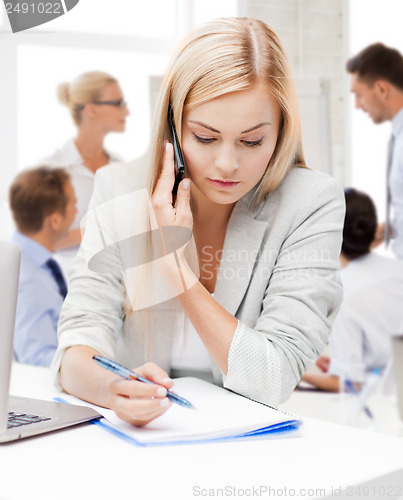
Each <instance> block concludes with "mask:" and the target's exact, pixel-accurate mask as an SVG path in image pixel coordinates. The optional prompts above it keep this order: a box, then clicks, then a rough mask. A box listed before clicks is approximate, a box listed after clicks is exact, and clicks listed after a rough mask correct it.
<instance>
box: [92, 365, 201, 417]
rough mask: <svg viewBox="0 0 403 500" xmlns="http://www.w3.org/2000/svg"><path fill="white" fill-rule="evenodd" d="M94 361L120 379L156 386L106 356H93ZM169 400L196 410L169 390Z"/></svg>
mask: <svg viewBox="0 0 403 500" xmlns="http://www.w3.org/2000/svg"><path fill="white" fill-rule="evenodd" d="M92 359H94V360H95V361H96V362H97V363H98V364H100V365H101V366H102V367H103V368H106V369H107V370H110V371H111V372H113V373H116V375H119V376H120V377H123V378H125V379H126V380H138V381H139V382H144V383H146V384H155V382H153V381H152V380H149V379H148V378H145V377H142V376H141V375H139V374H138V373H135V372H132V371H131V370H129V369H128V368H125V367H124V366H122V365H120V364H119V363H116V361H112V360H111V359H108V358H105V357H104V356H93V357H92ZM156 385H159V384H156ZM167 398H168V399H169V400H171V401H172V402H174V403H176V404H178V405H180V406H184V407H185V408H192V409H195V407H194V406H193V405H192V403H191V402H190V401H188V400H187V399H185V398H182V397H181V396H178V394H176V393H175V392H172V391H169V390H167Z"/></svg>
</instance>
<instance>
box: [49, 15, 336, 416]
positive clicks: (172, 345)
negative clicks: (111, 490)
mask: <svg viewBox="0 0 403 500" xmlns="http://www.w3.org/2000/svg"><path fill="white" fill-rule="evenodd" d="M169 102H170V103H171V105H172V108H173V114H174V121H175V124H176V129H177V132H178V136H179V140H180V143H181V146H182V149H183V155H184V160H185V164H186V175H185V179H184V180H182V182H181V184H180V185H179V189H178V194H177V198H176V200H175V201H174V200H173V197H172V188H173V186H174V181H175V166H174V153H173V147H172V144H171V142H170V141H171V133H170V128H169V123H168V120H167V114H168V107H169ZM157 109H158V112H157V117H156V123H155V126H154V131H155V134H154V139H153V142H152V144H153V153H154V154H153V158H152V160H151V165H150V167H149V192H150V195H151V203H152V209H153V216H154V219H155V220H154V223H155V224H157V225H158V226H159V227H160V228H162V230H163V229H164V228H166V227H167V226H168V227H169V228H170V229H172V228H174V229H175V228H176V229H177V230H178V234H179V230H180V229H183V228H185V229H187V230H192V232H193V237H194V242H195V246H196V250H197V254H198V257H199V270H200V275H199V276H198V275H197V274H195V273H194V271H193V269H192V267H191V266H190V265H189V264H188V260H187V259H186V258H185V252H182V251H178V252H177V253H176V258H175V259H174V258H173V257H172V258H170V257H171V256H170V255H167V257H166V259H160V260H159V262H160V267H159V269H158V270H159V271H160V276H161V282H160V283H161V286H162V285H166V284H168V286H169V287H171V289H172V290H175V293H174V294H173V295H176V296H174V297H173V298H171V299H170V300H167V301H165V302H162V301H160V303H157V302H158V301H157V300H155V303H154V305H152V304H151V305H150V307H148V308H146V309H143V311H138V309H139V307H138V303H137V302H136V301H137V300H138V298H139V296H142V295H143V294H144V293H146V290H147V287H148V288H149V287H150V286H151V281H150V282H149V283H141V282H140V281H138V282H136V281H135V280H134V283H131V284H130V286H133V287H134V288H135V289H136V291H137V295H136V294H134V295H131V290H130V288H129V286H128V285H127V282H126V281H125V280H124V279H123V276H124V274H125V270H124V269H123V270H121V271H119V270H118V268H117V266H118V265H119V263H124V262H127V258H128V256H127V252H126V255H124V252H122V247H123V245H121V246H119V245H117V246H114V247H113V248H114V250H113V251H112V252H110V253H108V252H106V253H105V254H103V255H104V257H103V259H104V260H103V262H101V264H102V265H103V266H105V270H106V271H109V272H106V273H100V272H96V271H94V270H91V269H89V268H88V264H87V261H86V256H85V248H86V247H89V246H90V241H89V234H88V235H87V231H86V235H85V237H84V240H83V245H82V249H81V250H80V257H79V258H78V259H77V260H76V261H75V264H74V270H73V273H72V281H71V288H70V291H69V294H68V296H67V299H66V302H65V305H64V309H63V311H62V314H61V320H60V323H59V348H58V351H57V353H56V356H55V358H54V362H53V368H54V370H55V371H56V372H58V371H59V370H60V373H58V377H60V378H59V380H60V383H61V385H62V387H63V388H64V389H65V390H66V391H67V392H69V393H72V394H75V395H76V396H78V397H80V398H82V399H85V400H88V401H92V402H94V403H96V404H98V405H102V406H106V407H109V408H112V409H113V410H114V411H115V412H116V413H117V414H118V415H119V416H120V417H121V418H123V419H125V420H127V421H128V422H131V423H133V424H135V425H144V424H146V423H147V422H149V421H151V420H153V419H155V418H156V417H158V416H159V415H161V414H162V413H163V412H165V411H166V410H167V408H168V407H169V401H168V399H167V398H166V397H165V396H166V389H167V388H170V387H172V384H173V382H172V380H171V379H170V378H169V375H170V374H172V371H173V373H174V374H177V373H180V374H185V373H188V374H189V373H194V369H196V371H197V373H198V374H199V373H202V374H203V373H204V374H207V373H209V372H211V373H212V374H213V377H214V379H215V381H216V382H217V383H222V384H223V385H224V387H227V388H229V389H231V390H233V391H235V392H238V393H240V394H242V395H244V396H247V397H249V398H252V399H255V400H257V401H260V402H262V403H265V404H268V405H271V406H274V407H276V406H277V405H278V404H279V402H281V401H284V400H285V399H286V398H287V397H288V396H289V395H290V393H291V391H292V390H293V388H294V387H295V385H296V384H297V382H298V381H299V380H300V378H301V376H302V375H303V373H304V372H305V371H306V370H307V369H308V367H309V366H310V365H311V364H312V363H313V362H314V361H315V359H316V358H317V357H318V355H319V354H320V353H321V351H322V350H323V347H324V345H325V343H326V342H327V339H328V337H329V332H330V328H331V323H332V321H333V319H334V317H335V315H336V313H337V310H338V307H339V303H340V300H341V286H340V281H339V274H338V271H339V264H338V256H339V252H340V246H341V232H342V224H343V218H344V196H343V190H342V188H341V186H340V185H339V184H338V183H337V182H336V181H335V180H334V179H332V178H331V177H329V176H326V175H325V174H322V173H320V172H317V171H312V170H309V169H308V168H306V166H305V164H304V158H303V153H302V146H301V132H300V122H299V116H298V106H297V102H296V97H295V91H294V84H293V80H292V76H291V73H290V69H289V65H288V61H287V57H286V54H285V53H284V50H283V48H282V46H281V44H280V41H279V39H278V38H277V36H276V34H275V33H274V32H273V31H272V30H271V29H270V28H269V27H268V26H267V25H266V24H264V23H263V22H261V21H259V20H255V19H248V18H228V19H220V20H216V21H213V22H211V23H209V24H207V25H206V26H204V27H202V28H200V29H198V30H196V31H195V32H193V33H191V34H190V35H189V36H188V37H187V38H186V39H185V40H184V42H183V43H182V44H181V45H180V47H179V49H178V51H177V53H176V54H175V57H174V58H173V60H172V62H171V64H170V66H169V67H168V69H167V72H166V74H165V77H164V80H163V84H162V89H161V93H160V99H159V104H158V107H157ZM136 179H138V173H137V172H136V171H131V170H130V169H128V168H126V167H122V166H116V168H115V167H111V168H109V169H105V170H103V171H102V172H100V173H99V175H97V183H96V190H95V196H94V204H93V206H94V207H104V213H106V209H105V207H108V206H112V205H108V203H111V200H112V201H116V200H117V199H118V198H119V196H122V198H125V196H128V193H129V192H130V191H132V192H139V191H138V190H139V189H141V187H142V186H140V185H139V182H138V180H136ZM143 187H144V185H143ZM136 190H137V191H136ZM100 213H101V212H100ZM134 217H135V214H134V211H133V210H131V211H125V212H124V213H122V211H119V210H117V211H116V214H115V216H114V218H113V220H114V221H115V222H116V223H115V224H110V230H111V233H110V234H108V235H107V237H108V241H112V242H113V241H117V240H119V238H116V235H115V236H114V233H113V232H114V231H115V227H116V226H118V225H119V223H118V221H119V220H120V221H122V223H124V222H125V221H127V219H128V218H131V220H132V221H134ZM100 219H101V218H98V219H97V221H98V223H99V222H100ZM153 234H154V233H153ZM164 234H165V233H164ZM87 238H88V239H87ZM104 241H105V240H104ZM110 248H112V247H110ZM135 250H136V249H135V248H133V249H132V253H133V254H134V253H135ZM129 257H130V255H129ZM129 260H130V259H129ZM90 267H91V265H90ZM123 267H125V265H123ZM178 274H179V276H180V279H178ZM175 280H176V281H175ZM162 281H164V283H163V282H162ZM178 282H179V287H180V283H182V285H183V288H182V291H181V293H180V290H179V289H178V288H176V287H177V286H178ZM129 296H130V297H134V298H133V300H132V302H131V306H132V308H131V310H130V311H127V307H126V305H127V301H128V297H129ZM136 297H137V298H136ZM125 311H126V312H125ZM142 313H143V314H142ZM181 314H182V315H183V317H184V321H185V322H186V327H184V326H183V322H182V321H180V320H178V315H179V316H181ZM142 316H143V318H142ZM144 317H146V319H149V320H151V321H150V323H151V327H150V328H149V329H145V328H144V324H145V323H147V321H145V322H144V321H142V319H143V320H144ZM179 319H180V318H179ZM184 330H186V335H183V331H184ZM150 337H151V338H150ZM146 344H147V346H146ZM146 347H147V348H146ZM99 353H100V354H102V355H104V356H107V357H110V358H114V359H116V360H117V361H120V362H122V363H123V364H126V365H128V366H130V367H131V368H134V367H136V371H137V372H140V373H141V374H143V375H144V376H146V377H148V378H150V379H152V380H153V381H155V382H157V383H158V384H159V385H149V384H142V383H139V382H132V381H129V382H128V381H126V380H123V379H120V380H119V379H117V378H116V376H114V375H112V374H111V373H109V372H107V371H106V370H104V369H103V368H101V367H99V366H98V365H96V363H95V362H94V361H93V360H92V356H93V355H95V354H99ZM173 368H174V370H172V369H173Z"/></svg>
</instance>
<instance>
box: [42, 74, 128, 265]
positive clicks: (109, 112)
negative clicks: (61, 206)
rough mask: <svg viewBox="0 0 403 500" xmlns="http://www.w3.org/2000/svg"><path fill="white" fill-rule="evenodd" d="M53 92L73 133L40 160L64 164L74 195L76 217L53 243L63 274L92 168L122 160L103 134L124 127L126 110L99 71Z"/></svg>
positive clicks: (91, 183) (111, 81)
mask: <svg viewBox="0 0 403 500" xmlns="http://www.w3.org/2000/svg"><path fill="white" fill-rule="evenodd" d="M57 96H58V98H59V101H60V103H61V104H63V105H64V106H66V107H67V108H68V109H69V111H70V114H71V117H72V119H73V122H74V124H75V125H76V127H77V135H76V137H75V138H72V139H70V140H69V141H68V142H67V143H66V144H64V145H63V146H62V147H61V148H60V149H58V150H57V151H56V152H55V153H54V154H52V155H51V156H49V157H47V158H45V159H43V160H41V162H40V163H46V164H48V165H49V164H51V165H55V166H57V167H64V168H66V169H67V171H68V172H69V174H70V177H71V182H72V184H73V186H74V190H75V192H76V196H77V209H78V213H77V216H76V219H75V221H74V223H73V225H72V226H71V228H70V231H69V233H68V235H67V236H66V237H65V238H64V239H63V240H61V241H59V243H58V246H57V250H58V251H57V254H56V256H57V260H58V261H59V262H60V264H61V266H62V269H63V271H64V273H65V274H66V273H67V271H68V268H69V266H70V263H71V261H72V259H73V258H74V256H75V254H76V252H77V250H78V246H79V244H80V241H81V234H80V220H81V218H82V217H83V216H84V215H85V214H86V212H87V209H88V204H89V201H90V199H91V195H92V191H93V188H94V176H95V172H96V171H97V170H98V169H99V168H100V167H103V166H105V165H108V164H109V163H112V162H115V161H121V160H122V158H121V157H120V156H118V155H116V154H115V153H112V152H110V151H107V150H106V149H105V147H104V140H105V137H106V136H107V134H109V133H110V132H119V133H121V132H124V131H125V128H126V118H127V116H128V115H129V110H128V108H127V104H126V102H125V101H124V97H123V92H122V89H121V88H120V86H119V83H118V81H117V80H116V78H114V77H113V76H111V75H109V74H108V73H104V72H101V71H91V72H87V73H83V74H81V75H79V76H77V77H76V78H75V79H74V80H73V81H71V82H70V83H68V82H65V83H61V84H60V85H59V86H58V89H57Z"/></svg>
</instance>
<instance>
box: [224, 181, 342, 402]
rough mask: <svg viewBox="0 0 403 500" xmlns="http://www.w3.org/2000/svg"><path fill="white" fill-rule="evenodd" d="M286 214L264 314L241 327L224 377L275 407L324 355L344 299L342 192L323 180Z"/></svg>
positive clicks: (226, 383)
mask: <svg viewBox="0 0 403 500" xmlns="http://www.w3.org/2000/svg"><path fill="white" fill-rule="evenodd" d="M296 192H298V189H297V190H296ZM286 210H287V207H286ZM288 211H289V212H293V213H292V215H291V216H290V217H289V218H288V221H289V229H288V230H287V237H286V238H285V241H284V242H283V244H282V245H281V248H280V249H279V252H278V256H277V260H276V263H275V265H274V268H273V271H272V273H271V277H270V279H269V282H268V284H267V287H266V290H265V294H264V298H263V302H262V305H261V314H260V316H259V318H258V320H257V322H256V325H255V326H254V327H253V328H251V327H250V326H248V325H246V324H244V323H243V322H242V321H239V322H238V326H237V329H236V331H235V334H234V337H233V340H232V343H231V346H230V351H229V355H228V372H227V375H226V376H225V377H224V379H223V383H224V386H225V387H227V388H228V389H231V390H233V391H235V392H238V393H241V394H243V395H245V396H247V397H249V398H251V399H254V400H256V401H260V402H262V403H265V404H268V405H269V406H273V407H277V406H278V404H279V403H281V402H283V401H285V400H286V399H287V398H288V397H289V396H290V394H291V392H292V391H293V389H294V387H295V386H296V384H297V383H298V382H299V380H300V378H301V376H302V375H303V373H304V372H305V371H306V370H307V369H308V368H309V366H310V365H312V364H313V362H314V361H315V360H316V359H317V358H318V356H319V355H320V354H321V352H322V351H323V348H324V347H325V345H326V343H327V341H328V338H329V335H330V331H331V324H332V321H333V319H334V318H335V316H336V314H337V311H338V308H339V305H340V302H341V299H342V286H341V281H340V276H339V254H340V247H341V238H342V228H343V222H344V212H345V202H344V194H343V190H342V187H341V186H340V184H339V183H338V182H337V181H335V180H334V179H333V178H331V177H328V176H320V178H319V181H317V182H316V185H315V184H314V185H312V186H310V188H309V193H308V196H306V194H305V195H303V194H302V195H301V194H300V198H299V199H293V198H292V197H291V199H288Z"/></svg>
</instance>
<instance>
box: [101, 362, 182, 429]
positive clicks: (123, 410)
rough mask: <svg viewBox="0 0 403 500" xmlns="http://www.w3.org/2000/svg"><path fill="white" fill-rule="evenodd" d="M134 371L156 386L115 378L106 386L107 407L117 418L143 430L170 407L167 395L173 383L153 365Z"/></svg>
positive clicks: (149, 364) (163, 372)
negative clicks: (107, 391)
mask: <svg viewBox="0 0 403 500" xmlns="http://www.w3.org/2000/svg"><path fill="white" fill-rule="evenodd" d="M133 371H135V372H136V373H138V374H139V375H142V376H143V377H145V378H147V379H149V380H152V381H153V382H155V384H146V383H144V382H138V381H136V380H125V379H122V378H117V379H115V380H113V381H112V382H111V383H110V385H109V402H108V406H109V408H111V409H112V410H114V412H115V413H116V415H117V416H118V417H119V418H121V419H123V420H125V421H126V422H129V423H130V424H132V425H137V426H143V425H146V424H148V423H149V422H151V421H152V420H154V419H155V418H157V417H159V416H161V415H162V414H163V413H165V412H166V411H167V410H168V408H169V407H170V406H171V404H172V403H171V401H170V400H169V399H168V398H167V397H166V394H167V389H170V388H171V387H172V386H173V382H172V380H171V379H170V378H169V377H168V375H167V373H166V372H165V371H164V370H163V369H162V368H160V367H159V366H158V365H156V364H155V363H146V364H144V365H142V366H140V367H139V368H136V369H135V370H133ZM157 384H158V385H157Z"/></svg>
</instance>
